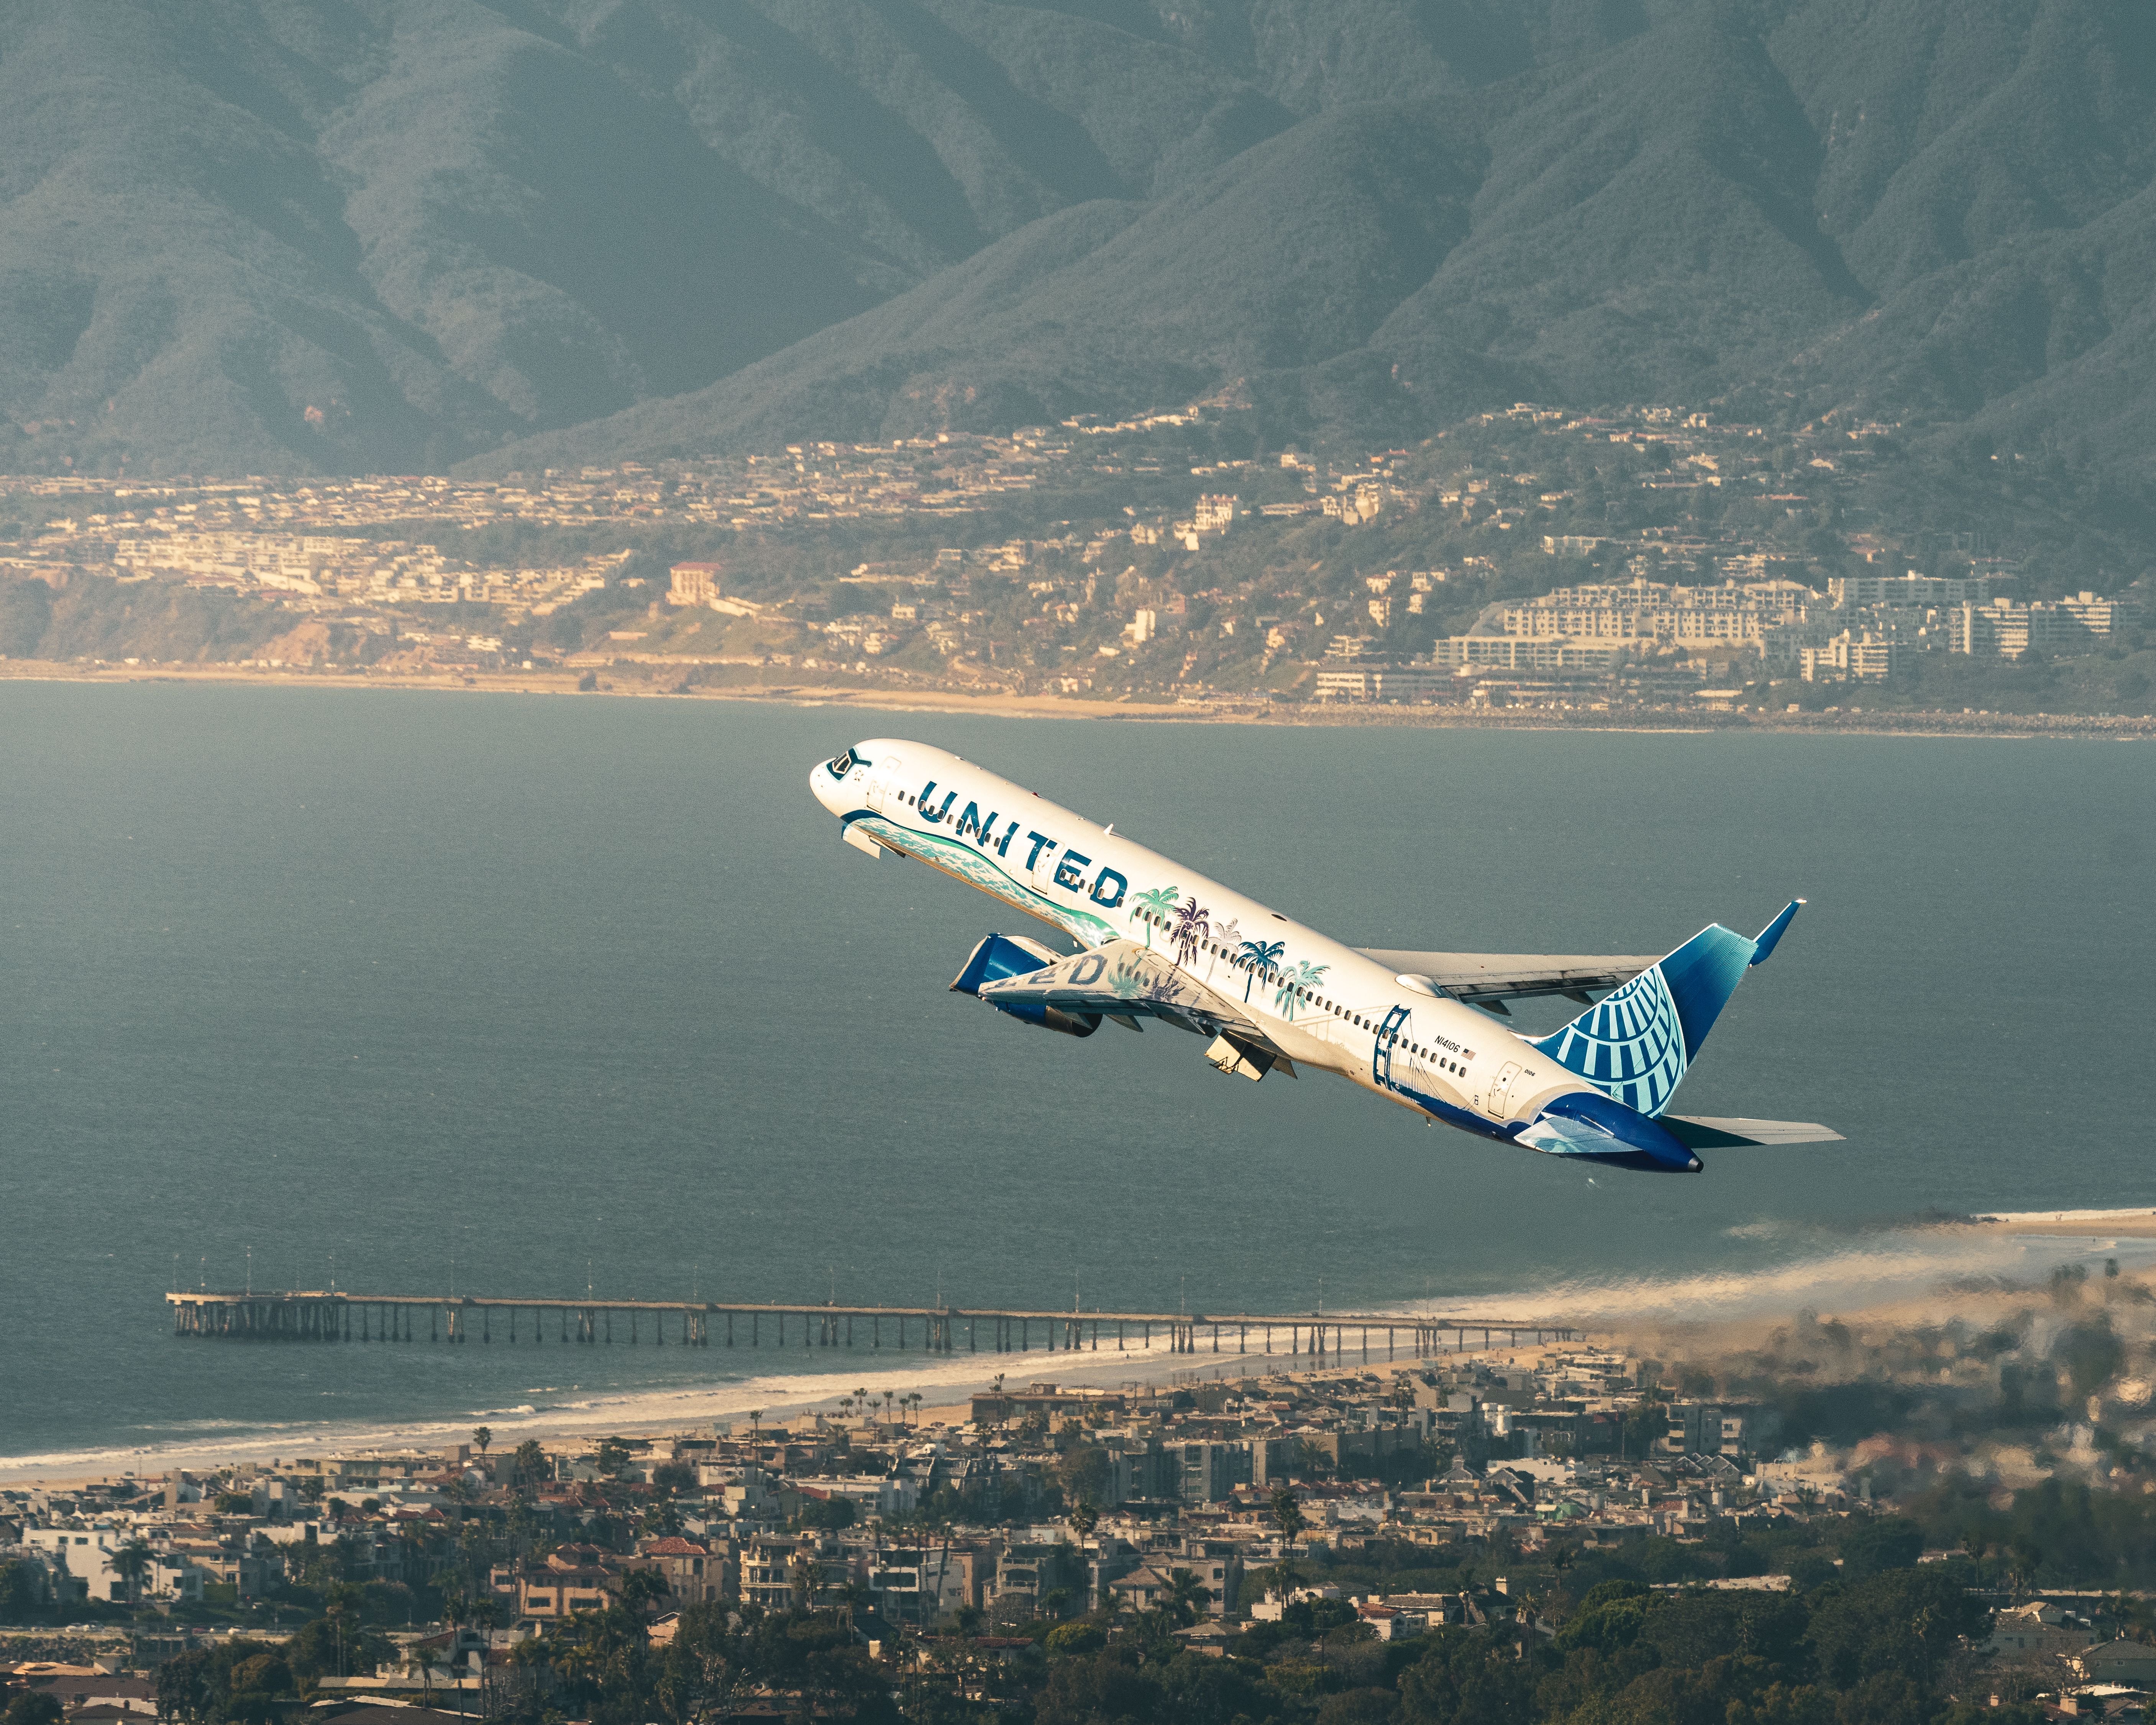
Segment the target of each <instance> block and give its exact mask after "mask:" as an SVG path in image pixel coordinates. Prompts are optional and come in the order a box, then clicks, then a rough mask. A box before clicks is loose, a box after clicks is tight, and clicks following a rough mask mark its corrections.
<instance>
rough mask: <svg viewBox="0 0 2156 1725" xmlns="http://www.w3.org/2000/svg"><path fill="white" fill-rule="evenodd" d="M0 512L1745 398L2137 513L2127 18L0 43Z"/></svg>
mask: <svg viewBox="0 0 2156 1725" xmlns="http://www.w3.org/2000/svg"><path fill="white" fill-rule="evenodd" d="M0 146H4V147H0V193H4V194H5V195H4V196H0V467H6V468H10V469H13V470H41V469H42V470H50V469H59V468H63V467H66V466H69V465H73V466H74V467H75V468H77V469H78V470H85V469H90V470H104V471H114V470H120V469H121V468H122V467H123V466H124V467H126V469H127V470H131V471H134V472H137V473H145V472H156V471H166V472H171V471H187V470H197V471H199V470H222V471H239V470H282V471H295V472H306V471H356V470H443V469H448V468H451V467H454V466H456V465H459V464H462V465H465V467H466V468H467V469H469V470H473V471H478V472H495V471H507V470H516V469H519V468H523V467H531V466H537V465H572V464H576V465H588V464H592V463H596V462H604V461H613V460H619V459H639V458H648V457H649V456H652V455H654V454H662V453H665V454H694V453H696V452H697V451H698V450H701V449H709V450H720V449H737V448H741V447H744V446H747V445H748V444H753V443H757V442H764V443H768V442H771V441H773V440H776V439H779V438H781V437H796V438H798V437H800V436H803V435H811V434H814V435H820V436H826V437H829V436H845V437H850V438H855V439H865V438H871V437H889V436H896V435H901V434H916V433H921V432H927V431H934V430H939V429H955V428H963V427H978V428H983V429H985V428H988V427H1008V426H1009V425H1011V424H1022V423H1030V422H1033V421H1035V420H1039V419H1043V418H1063V417H1068V415H1069V414H1070V413H1078V412H1104V413H1116V414H1120V413H1129V412H1132V411H1136V410H1141V409H1144V408H1152V407H1156V406H1159V405H1163V404H1173V403H1175V402H1177V401H1179V400H1183V399H1188V398H1193V397H1194V396H1197V395H1200V394H1204V393H1208V392H1209V391H1214V390H1218V389H1219V388H1224V387H1226V386H1228V385H1230V384H1232V383H1235V382H1239V381H1240V383H1241V384H1242V386H1243V387H1244V388H1245V389H1246V390H1247V391H1248V392H1249V393H1250V395H1251V397H1252V398H1253V399H1254V400H1256V401H1258V402H1259V403H1261V405H1262V408H1263V414H1262V417H1263V418H1264V419H1265V434H1266V435H1268V436H1276V437H1278V438H1281V439H1289V438H1296V439H1307V438H1315V437H1323V436H1327V435H1338V436H1343V437H1358V436H1371V435H1383V436H1388V437H1393V436H1401V435H1408V434H1413V433H1414V432H1415V431H1417V430H1421V431H1423V432H1424V433H1427V432H1428V431H1429V430H1431V429H1436V428H1438V427H1440V426H1441V425H1442V424H1445V423H1447V422H1448V421H1449V420H1450V419H1451V418H1457V417H1458V416H1460V415H1461V414H1464V413H1472V412H1476V411H1481V410H1483V409H1485V408H1488V407H1490V406H1492V405H1501V404H1507V403H1509V402H1511V401H1512V400H1516V399H1530V398H1532V399H1543V400H1549V401H1553V402H1562V403H1567V404H1568V405H1573V406H1582V407H1589V406H1594V405H1596V404H1598V403H1616V402H1620V401H1624V400H1635V399H1658V400H1667V401H1677V402H1687V403H1696V404H1702V405H1705V404H1710V403H1714V402H1717V401H1725V400H1726V401H1740V400H1741V401H1743V402H1745V403H1748V404H1749V407H1750V408H1752V409H1755V410H1756V409H1758V407H1759V404H1761V403H1770V404H1773V405H1774V411H1776V412H1777V413H1794V414H1801V415H1811V414H1817V413H1823V412H1826V411H1830V410H1841V411H1845V412H1847V413H1851V414H1856V415H1867V416H1876V417H1880V418H1889V419H1907V420H1908V421H1910V422H1912V425H1913V426H1915V427H1916V428H1917V429H1918V430H1919V431H1920V432H1922V434H1927V435H1930V436H1933V437H1937V438H1940V439H1946V440H1948V441H1950V442H1958V443H1959V444H1966V445H1967V446H1969V447H1970V448H1979V447H1982V446H1984V445H1985V444H1991V445H1994V446H1997V447H2001V448H2009V447H2010V448H2015V449H2020V448H2025V447H2026V448H2036V447H2047V448H2048V447H2051V446H2055V445H2056V446H2061V447H2065V448H2067V449H2071V450H2072V451H2075V452H2076V454H2075V459H2086V460H2087V461H2089V462H2091V463H2092V464H2093V465H2096V466H2097V467H2099V468H2102V469H2103V470H2107V471H2108V472H2112V473H2113V474H2115V475H2119V476H2122V477H2124V478H2128V479H2131V480H2133V481H2134V482H2136V483H2142V484H2146V483H2148V482H2150V481H2151V480H2156V454H2152V451H2156V406H2152V405H2151V403H2156V306H2152V298H2156V287H2152V283H2156V271H2152V270H2150V269H2149V267H2148V265H2149V264H2150V263H2151V262H2152V261H2156V191H2152V185H2156V18H2152V17H2151V15H2150V14H2149V13H2148V9H2147V8H2137V7H2136V6H2134V5H2133V4H2131V3H2128V0H2097V3H2093V4H2068V3H2066V0H1958V3H1948V0H1652V3H1650V0H1639V3H1634V0H1340V3H1337V4H1335V5H1331V6H1321V5H1317V4H1316V3H1304V0H1209V3H1207V4H1205V5H1204V6H1197V7H1192V6H1187V5H1177V4H1172V3H1170V0H1158V3H1156V0H1068V3H1064V4H1060V5H1033V6H1027V5H1019V4H1008V3H999V0H711V3H709V4H705V5H696V6H692V5H690V4H687V3H684V0H504V3H501V4H499V5H487V4H483V3H480V0H435V3H429V4H421V3H418V0H348V3H341V4H324V5H319V6H317V5H305V4H299V3H296V0H225V3H221V4H215V5H211V4H202V5H198V6H188V7H177V8H151V7H148V6H146V5H132V6H130V5H126V4H115V5H113V6H110V7H107V8H97V9H95V10H92V11H90V12H87V13H42V12H31V13H18V14H16V15H15V16H14V17H13V18H12V19H11V20H8V21H7V22H5V23H0Z"/></svg>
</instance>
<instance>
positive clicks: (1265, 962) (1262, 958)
mask: <svg viewBox="0 0 2156 1725" xmlns="http://www.w3.org/2000/svg"><path fill="white" fill-rule="evenodd" d="M1286 950H1287V942H1286V941H1245V942H1243V944H1242V946H1241V947H1240V948H1238V949H1237V956H1238V957H1240V958H1241V959H1242V961H1243V964H1244V968H1245V970H1246V972H1247V974H1246V975H1245V977H1244V978H1243V999H1245V1001H1248V1000H1249V999H1250V984H1251V983H1255V981H1256V980H1257V979H1258V973H1260V971H1267V970H1270V969H1271V968H1273V966H1274V965H1276V964H1277V963H1279V962H1280V955H1281V953H1283V952H1286Z"/></svg>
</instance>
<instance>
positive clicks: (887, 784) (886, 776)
mask: <svg viewBox="0 0 2156 1725" xmlns="http://www.w3.org/2000/svg"><path fill="white" fill-rule="evenodd" d="M896 783H898V757H897V756H896V755H890V756H886V757H885V758H884V759H882V760H880V761H879V762H876V763H875V766H873V767H871V768H869V783H868V792H869V807H870V808H871V809H874V810H875V812H876V813H877V814H882V813H883V812H884V806H883V804H884V798H885V797H887V796H888V795H890V793H891V787H892V786H893V785H895V784H896Z"/></svg>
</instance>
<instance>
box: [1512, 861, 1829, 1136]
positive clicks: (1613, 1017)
mask: <svg viewBox="0 0 2156 1725" xmlns="http://www.w3.org/2000/svg"><path fill="white" fill-rule="evenodd" d="M1802 903H1804V901H1803V900H1802V899H1796V900H1793V901H1791V902H1790V904H1789V907H1788V908H1787V909H1785V910H1784V911H1783V912H1782V914H1781V915H1780V916H1777V917H1775V919H1774V921H1773V922H1770V923H1768V925H1767V927H1765V928H1764V929H1763V930H1762V931H1761V932H1760V934H1759V937H1758V939H1756V940H1747V939H1746V938H1745V937H1743V935H1741V934H1738V933H1737V932H1735V931H1734V930H1732V929H1727V928H1724V927H1722V925H1721V924H1720V923H1718V922H1717V923H1714V924H1712V925H1710V926H1709V927H1706V928H1702V930H1701V931H1700V932H1698V933H1697V934H1696V935H1694V936H1693V937H1691V939H1690V940H1688V941H1686V942H1685V943H1684V944H1683V945H1682V946H1681V947H1678V948H1677V949H1676V952H1672V953H1671V954H1670V956H1669V957H1666V958H1665V959H1663V960H1662V962H1661V963H1659V964H1656V965H1653V966H1650V968H1647V969H1645V970H1643V971H1641V972H1640V974H1639V975H1637V976H1635V977H1634V978H1632V980H1631V981H1630V982H1629V983H1625V986H1624V987H1623V988H1620V989H1618V990H1617V992H1616V993H1614V994H1611V995H1609V997H1608V998H1607V999H1604V1000H1602V1001H1601V1002H1599V1004H1596V1005H1594V1006H1590V1007H1589V1008H1588V1009H1587V1010H1586V1011H1585V1012H1584V1013H1582V1014H1580V1015H1579V1016H1578V1018H1576V1019H1573V1021H1572V1022H1571V1023H1570V1024H1567V1025H1566V1026H1565V1027H1564V1028H1563V1029H1561V1030H1557V1031H1553V1032H1552V1033H1551V1034H1549V1035H1548V1036H1544V1037H1542V1038H1540V1039H1538V1040H1537V1041H1536V1042H1535V1043H1534V1046H1535V1047H1537V1048H1538V1049H1540V1050H1542V1051H1543V1053H1544V1054H1546V1055H1548V1056H1549V1057H1550V1058H1551V1059H1552V1060H1555V1061H1556V1062H1557V1063H1558V1065H1561V1066H1563V1067H1564V1068H1565V1069H1566V1070H1568V1071H1571V1072H1575V1073H1577V1074H1578V1076H1580V1077H1582V1078H1584V1079H1585V1080H1586V1081H1588V1082H1589V1084H1592V1085H1594V1086H1595V1087H1596V1088H1598V1089H1599V1090H1602V1091H1606V1092H1608V1093H1609V1095H1611V1096H1615V1097H1616V1098H1617V1099H1618V1101H1621V1102H1623V1103H1624V1104H1625V1106H1627V1107H1629V1108H1634V1109H1636V1110H1638V1111H1639V1112H1640V1113H1642V1114H1647V1115H1655V1114H1660V1113H1661V1111H1662V1110H1663V1109H1664V1108H1666V1107H1667V1106H1669V1102H1670V1098H1671V1096H1673V1095H1674V1094H1676V1087H1677V1085H1678V1083H1679V1082H1680V1081H1681V1080H1682V1079H1683V1077H1684V1076H1685V1071H1686V1068H1688V1067H1689V1066H1690V1065H1691V1063H1692V1061H1693V1060H1695V1059H1697V1057H1698V1055H1699V1050H1700V1045H1702V1043H1704V1042H1705V1041H1706V1040H1707V1032H1708V1031H1710V1030H1712V1029H1713V1028H1714V1021H1715V1019H1717V1018H1719V1017H1720V1016H1721V1015H1722V1007H1723V1005H1724V1004H1726V1003H1727V1001H1728V999H1729V997H1730V996H1731V995H1732V994H1733V993H1736V992H1737V985H1738V983H1740V982H1742V981H1743V979H1744V973H1745V971H1746V970H1747V969H1748V968H1749V967H1750V966H1752V965H1754V964H1763V963H1765V962H1766V960H1767V957H1768V954H1769V953H1771V952H1773V951H1774V947H1775V944H1776V943H1777V942H1779V940H1780V939H1781V938H1782V932H1783V931H1784V929H1786V928H1787V927H1789V919H1790V918H1791V917H1793V916H1795V915H1796V914H1797V906H1799V905H1801V904H1802Z"/></svg>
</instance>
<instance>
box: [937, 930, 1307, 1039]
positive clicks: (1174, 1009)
mask: <svg viewBox="0 0 2156 1725" xmlns="http://www.w3.org/2000/svg"><path fill="white" fill-rule="evenodd" d="M978 993H979V995H980V998H981V999H983V1000H985V1001H987V1002H988V1004H990V1005H991V1006H1052V1007H1055V1009H1057V1010H1059V1011H1061V1012H1067V1013H1098V1014H1101V1016H1102V1017H1104V1018H1140V1017H1143V1018H1155V1019H1165V1020H1166V1021H1167V1022H1168V1023H1169V1024H1178V1025H1180V1026H1181V1027H1182V1028H1183V1029H1186V1030H1192V1031H1195V1032H1196V1033H1197V1034H1199V1035H1201V1036H1214V1037H1219V1036H1226V1037H1229V1038H1231V1039H1232V1040H1235V1042H1237V1043H1239V1044H1241V1045H1246V1046H1248V1047H1252V1048H1255V1049H1258V1050H1262V1051H1264V1052H1265V1053H1266V1054H1268V1055H1270V1056H1271V1057H1272V1060H1273V1062H1274V1063H1275V1064H1277V1065H1281V1066H1282V1067H1284V1068H1286V1070H1293V1069H1292V1068H1291V1067H1288V1066H1287V1063H1286V1060H1285V1058H1284V1057H1283V1056H1282V1055H1281V1052H1280V1050H1278V1049H1277V1048H1276V1047H1274V1045H1273V1043H1272V1041H1271V1039H1270V1038H1269V1037H1268V1036H1266V1034H1265V1032H1264V1031H1263V1030H1261V1029H1260V1028H1259V1027H1258V1024H1257V1021H1256V1020H1255V1019H1253V1018H1252V1017H1251V1016H1250V1014H1249V1013H1248V1012H1247V1011H1246V1010H1245V1009H1244V1006H1243V1004H1242V1003H1241V1002H1240V1001H1239V1000H1235V999H1231V998H1230V997H1229V996H1228V995H1225V994H1221V993H1215V992H1214V990H1213V989H1211V988H1207V987H1206V986H1205V985H1204V983H1200V982H1199V981H1197V980H1195V979H1194V978H1192V977H1190V976H1188V975H1186V974H1185V973H1183V972H1182V971H1180V970H1178V969H1177V968H1176V967H1175V966H1174V965H1173V964H1172V963H1169V962H1168V958H1167V957H1166V956H1165V955H1163V954H1162V953H1159V952H1153V951H1152V950H1150V949H1149V948H1147V947H1142V946H1140V945H1138V944H1137V942H1133V941H1125V940H1115V941H1110V942H1108V943H1107V945H1106V946H1104V947H1093V948H1092V949H1091V950H1090V951H1088V952H1079V953H1075V954H1074V955H1073V956H1071V957H1068V958H1058V959H1056V960H1055V962H1054V963H1051V964H1046V965H1044V966H1042V967H1041V968H1039V970H1034V971H1029V972H1027V973H1025V974H1024V975H1023V976H1014V977H1009V978H1004V980H1002V981H999V982H983V983H981V984H980V985H979V988H978Z"/></svg>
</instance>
